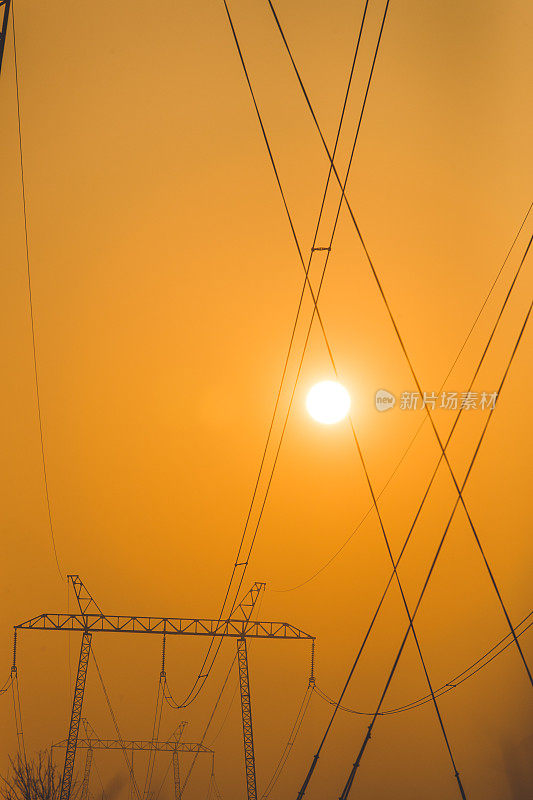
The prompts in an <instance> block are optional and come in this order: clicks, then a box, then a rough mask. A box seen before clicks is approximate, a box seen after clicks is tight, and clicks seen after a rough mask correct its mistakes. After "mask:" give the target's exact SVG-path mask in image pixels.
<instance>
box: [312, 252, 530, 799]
mask: <svg viewBox="0 0 533 800" xmlns="http://www.w3.org/2000/svg"><path fill="white" fill-rule="evenodd" d="M532 238H533V237H532ZM530 244H531V239H530V241H529V244H528V245H527V248H526V250H525V253H524V255H523V257H522V259H521V260H520V263H519V265H518V268H517V270H516V272H515V275H514V277H513V280H512V282H511V284H510V286H509V289H508V291H507V294H506V296H505V299H504V302H503V304H502V307H501V308H500V311H499V313H498V316H497V318H496V321H495V322H494V325H493V328H492V331H491V333H490V336H489V339H488V342H487V344H486V345H485V348H484V350H483V353H482V354H481V357H480V359H479V362H478V365H477V367H476V370H475V371H474V375H473V377H472V380H471V382H470V386H469V391H470V389H471V388H472V386H473V385H474V381H475V379H476V377H477V375H478V373H479V371H480V369H481V367H482V365H483V362H484V359H485V356H486V354H487V352H488V349H489V347H490V344H491V342H492V340H493V338H494V336H495V334H496V331H497V329H498V325H499V323H500V321H501V318H502V315H503V313H504V310H505V308H506V306H507V303H508V301H509V299H510V297H511V294H512V292H513V289H514V287H515V285H516V282H517V280H518V277H519V275H520V272H521V270H522V267H523V265H524V262H525V258H526V255H527V253H528V250H529V247H530ZM491 413H492V412H491ZM461 415H462V408H460V409H459V411H458V413H457V415H456V417H455V420H454V422H453V425H452V428H451V430H450V432H449V434H448V438H447V440H446V444H445V448H446V447H448V445H449V443H450V441H451V438H452V436H453V433H454V431H455V428H456V427H457V424H458V422H459V420H460V418H461ZM441 461H442V455H440V456H439V458H438V461H437V464H436V466H435V469H434V470H433V473H432V475H431V478H430V480H429V483H428V485H427V487H426V489H425V492H424V494H423V497H422V500H421V502H420V504H419V506H418V510H417V512H416V514H415V516H414V518H413V522H412V523H411V526H410V528H409V532H408V534H407V537H406V538H405V540H404V543H403V545H402V548H401V550H400V553H399V555H398V558H397V559H396V562H395V565H396V568H397V567H398V565H399V563H400V561H401V559H402V557H403V555H404V553H405V551H406V548H407V546H408V544H409V542H410V540H411V537H412V535H413V531H414V528H415V526H416V523H417V521H418V519H419V517H420V514H421V511H422V509H423V507H424V504H425V502H426V500H427V498H428V496H429V492H430V489H431V487H432V485H433V482H434V480H435V477H436V475H437V472H438V469H439V466H440V464H441ZM393 577H394V572H392V573H391V574H390V576H389V579H388V581H387V583H386V585H385V589H384V591H383V593H382V595H381V598H380V600H379V602H378V605H377V607H376V610H375V612H374V614H373V616H372V619H371V621H370V624H369V626H368V628H367V631H366V633H365V635H364V637H363V641H362V643H361V645H360V647H359V650H358V652H357V655H356V657H355V660H354V662H353V664H352V667H351V669H350V671H349V673H348V678H347V680H346V682H345V684H344V688H343V690H342V692H341V694H340V696H339V699H338V701H337V705H336V707H335V710H334V712H333V714H332V716H331V719H330V721H329V723H328V725H327V727H326V730H325V733H324V735H323V737H322V740H321V742H320V745H319V748H318V751H317V753H316V754H315V756H314V758H313V761H312V763H311V767H310V768H309V771H308V773H307V777H306V778H305V780H304V783H303V785H302V788H301V790H300V793H299V795H298V798H299V800H301V798H303V796H304V794H305V791H306V788H307V784H308V783H309V780H310V778H311V776H312V774H313V772H314V770H315V768H316V764H317V761H318V758H319V756H320V752H321V751H322V748H323V746H324V744H325V742H326V739H327V737H328V735H329V732H330V730H331V727H332V725H333V722H334V719H335V716H336V714H337V710H338V708H339V706H340V703H341V702H342V698H343V697H344V694H345V692H346V690H347V688H348V685H349V683H350V681H351V679H352V676H353V674H354V672H355V669H356V667H357V664H358V663H359V659H360V658H361V655H362V653H363V651H364V649H365V647H366V643H367V641H368V639H369V637H370V634H371V632H372V629H373V627H374V624H375V622H376V619H377V617H378V615H379V612H380V610H381V607H382V605H383V603H384V601H385V598H386V596H387V593H388V590H389V587H390V585H391V583H392V579H393ZM513 630H514V629H512V626H511V633H512V634H513ZM513 636H514V634H513ZM514 638H515V641H516V637H514ZM518 649H519V652H520V653H521V648H520V647H519V648H518Z"/></svg>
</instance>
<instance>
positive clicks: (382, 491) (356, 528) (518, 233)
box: [270, 167, 533, 593]
mask: <svg viewBox="0 0 533 800" xmlns="http://www.w3.org/2000/svg"><path fill="white" fill-rule="evenodd" d="M330 169H331V167H330ZM532 208H533V203H531V204H530V206H529V208H528V210H527V212H526V215H525V217H524V218H523V220H522V222H521V224H520V227H519V228H518V231H517V232H516V234H515V237H514V239H513V241H512V243H511V246H510V247H509V249H508V251H507V253H506V256H505V258H504V260H503V263H502V265H501V267H500V268H499V270H498V272H497V274H496V277H495V278H494V279H493V281H492V284H491V286H490V288H489V291H488V292H487V294H486V295H485V298H484V300H483V302H482V304H481V307H480V308H479V310H478V312H477V314H476V317H475V319H474V321H473V322H472V325H471V326H470V329H469V331H468V333H467V335H466V337H465V339H464V341H463V343H462V345H461V347H460V348H459V351H458V353H457V355H456V356H455V358H454V360H453V362H452V364H451V366H450V368H449V369H448V372H447V373H446V376H445V378H444V380H443V381H442V383H441V386H440V388H439V391H438V394H440V392H441V391H442V390H443V389H444V387H445V386H446V384H447V382H448V380H449V378H450V375H451V374H452V372H453V370H454V368H455V366H456V364H457V362H458V361H459V358H460V357H461V355H462V353H463V351H464V349H465V347H466V345H467V343H468V341H469V340H470V337H471V336H472V333H473V332H474V329H475V327H476V325H477V323H478V321H479V319H480V317H481V315H482V313H483V311H484V309H485V306H486V305H487V303H488V301H489V299H490V297H491V295H492V293H493V291H494V289H495V288H496V284H497V282H498V280H499V278H500V276H501V274H502V272H503V270H504V268H505V265H506V264H507V261H508V259H509V256H510V255H511V252H512V250H513V249H514V246H515V244H516V242H517V241H518V237H519V236H520V233H521V232H522V229H523V227H524V225H525V224H526V221H527V219H528V217H529V214H530V212H531V209H532ZM426 421H427V418H426V417H424V419H423V420H422V422H421V423H420V424H419V426H418V427H417V429H416V431H415V433H414V435H413V436H412V438H411V440H410V442H409V444H408V445H407V447H406V448H405V450H404V451H403V453H402V455H401V456H400V458H399V460H398V462H397V463H396V466H395V467H394V469H393V471H392V472H391V474H390V475H389V477H388V478H387V480H386V481H385V483H384V485H383V488H382V489H381V491H380V492H379V494H378V499H379V498H381V496H382V494H383V493H384V492H385V490H386V489H387V487H388V486H389V484H390V483H391V481H392V479H393V478H394V476H395V475H396V473H397V472H398V469H399V468H400V466H401V465H402V463H403V462H404V460H405V458H406V457H407V454H408V453H409V451H410V449H411V447H412V446H413V444H414V442H415V440H416V438H417V436H418V434H419V433H420V431H421V430H422V428H423V427H424V425H425V423H426ZM372 510H373V506H372V505H371V506H370V507H369V508H368V510H367V511H366V513H365V514H364V515H363V517H362V518H361V519H360V521H359V522H358V523H357V525H356V526H355V528H354V529H353V531H352V532H351V533H350V535H349V536H348V538H347V539H345V540H344V542H343V544H342V545H341V546H340V547H339V548H338V550H336V551H335V553H334V554H333V555H332V556H331V557H330V558H329V559H328V560H327V561H325V562H324V563H323V564H322V566H321V567H319V569H318V570H316V571H315V572H313V573H312V574H311V575H310V576H309V577H308V578H306V579H305V580H304V581H301V582H300V583H298V584H296V585H295V586H290V587H288V588H286V589H274V588H272V587H271V588H270V591H271V592H276V593H278V592H279V593H285V592H294V591H296V590H297V589H301V588H302V587H303V586H306V585H307V584H308V583H310V582H311V581H313V580H314V579H315V578H317V577H318V576H319V575H320V574H321V573H322V572H324V570H326V569H327V568H328V567H329V566H330V564H332V563H333V561H335V559H336V558H337V556H339V555H340V553H341V552H342V551H343V550H344V548H345V547H346V545H347V544H348V543H349V542H350V541H351V540H352V539H353V537H354V536H355V534H356V533H357V532H358V531H359V529H360V528H361V527H362V525H363V524H364V522H365V521H366V519H367V517H368V516H369V515H370V514H371V512H372Z"/></svg>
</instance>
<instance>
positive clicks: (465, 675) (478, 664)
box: [316, 611, 533, 717]
mask: <svg viewBox="0 0 533 800" xmlns="http://www.w3.org/2000/svg"><path fill="white" fill-rule="evenodd" d="M532 615H533V611H530V612H529V614H527V615H526V616H525V617H524V618H523V619H522V620H521V621H520V622H519V623H518V624H517V625H515V631H516V632H517V634H516V635H517V636H522V635H523V634H524V633H525V632H526V631H527V630H529V628H530V627H531V626H532V625H533V621H530V622H528V624H527V625H526V624H525V623H526V622H527V621H528V620H530V618H531V616H532ZM512 644H514V642H513V639H512V635H511V634H510V633H508V634H506V635H505V636H504V637H503V638H502V639H500V640H499V641H498V642H497V643H496V644H495V645H493V646H492V647H491V648H490V649H489V650H487V651H486V652H485V653H483V655H482V656H480V657H479V658H478V659H477V660H476V661H474V663H473V664H470V666H469V667H467V668H466V669H464V670H463V671H462V672H460V673H459V674H458V675H455V676H454V677H453V678H450V679H449V680H448V681H446V683H443V684H442V686H439V688H438V689H435V695H437V696H438V697H440V696H441V695H443V694H447V693H448V692H451V691H453V690H454V689H457V687H458V686H460V685H461V684H462V683H464V681H466V680H468V679H469V678H472V677H473V676H474V675H476V674H477V673H478V672H479V671H480V670H482V669H483V668H484V667H486V666H488V665H489V664H490V663H491V661H493V660H494V659H495V658H497V657H498V656H499V655H501V654H502V653H503V652H505V650H507V648H508V647H510V646H511V645H512ZM502 645H503V646H502ZM495 651H496V652H495ZM489 656H490V658H489ZM316 692H317V694H318V695H319V696H320V697H321V698H322V699H323V700H325V701H326V702H327V703H329V705H332V706H335V705H336V704H337V702H336V700H333V699H332V698H331V697H330V696H329V695H328V694H326V692H324V691H323V690H322V689H321V688H320V687H319V686H318V685H317V686H316ZM430 702H431V695H424V696H423V697H419V698H417V699H416V700H412V701H411V702H409V703H404V704H403V705H402V706H397V707H396V708H389V709H385V711H380V712H379V715H378V716H381V717H384V716H388V715H390V714H400V713H403V712H404V711H412V710H413V709H415V708H419V707H420V706H423V705H425V704H426V703H430ZM339 711H345V712H346V713H348V714H357V715H359V716H364V717H371V716H373V714H374V712H373V711H361V710H360V709H356V708H348V707H347V706H342V705H340V706H339Z"/></svg>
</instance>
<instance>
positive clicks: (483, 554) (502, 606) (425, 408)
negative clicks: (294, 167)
mask: <svg viewBox="0 0 533 800" xmlns="http://www.w3.org/2000/svg"><path fill="white" fill-rule="evenodd" d="M267 2H268V5H269V6H270V9H271V11H272V15H273V17H274V20H275V22H276V25H277V27H278V30H279V32H280V35H281V37H282V40H283V43H284V45H285V48H286V50H287V53H288V55H289V58H290V60H291V63H292V66H293V68H294V71H295V74H296V76H297V79H298V82H299V84H300V87H301V89H302V92H303V94H304V97H305V100H306V103H307V106H308V108H309V110H310V112H311V115H312V117H313V121H314V123H315V126H316V128H317V130H318V133H319V136H320V139H321V141H322V144H323V147H324V149H325V152H326V154H327V156H328V159H329V161H330V163H331V165H332V170H333V173H334V175H335V177H336V179H337V181H338V183H339V186H340V187H341V192H342V198H343V199H344V202H345V203H346V208H347V209H348V212H349V214H350V217H351V220H352V222H353V225H354V227H355V230H356V233H357V236H358V237H359V240H360V242H361V245H362V247H363V250H364V253H365V256H366V259H367V261H368V265H369V266H370V269H371V272H372V275H373V277H374V280H375V282H376V286H377V288H378V291H379V294H380V295H381V298H382V300H383V303H384V305H385V309H386V311H387V314H388V316H389V319H390V321H391V323H392V326H393V328H394V332H395V334H396V338H397V339H398V342H399V344H400V348H401V350H402V353H403V354H404V357H405V359H406V361H407V364H408V367H409V370H410V372H411V375H412V377H413V380H414V382H415V385H416V387H417V390H418V392H419V394H420V396H421V397H422V396H423V392H422V388H421V385H420V381H419V380H418V376H417V374H416V372H415V370H414V367H413V363H412V361H411V358H410V356H409V354H408V352H407V348H406V346H405V344H404V341H403V338H402V335H401V333H400V330H399V327H398V325H397V323H396V319H395V317H394V315H393V313H392V309H391V306H390V304H389V301H388V300H387V297H386V294H385V291H384V289H383V286H382V284H381V281H380V279H379V276H378V274H377V271H376V268H375V266H374V263H373V261H372V258H371V257H370V253H369V251H368V248H367V246H366V244H365V241H364V239H363V236H362V234H361V230H360V228H359V225H358V223H357V220H356V218H355V215H354V213H353V211H352V208H351V206H350V203H349V201H348V198H347V197H346V194H345V192H344V187H343V185H342V182H341V179H340V177H339V175H338V172H337V169H336V167H335V164H334V162H333V157H332V156H331V154H330V152H329V149H328V146H327V144H326V140H325V139H324V136H323V134H322V130H321V128H320V124H319V122H318V119H317V117H316V114H315V112H314V110H313V106H312V104H311V101H310V99H309V96H308V94H307V91H306V89H305V87H304V84H303V81H302V78H301V76H300V73H299V71H298V68H297V66H296V63H295V61H294V58H293V56H292V52H291V49H290V47H289V44H288V42H287V39H286V37H285V34H284V32H283V28H282V27H281V23H280V21H279V19H278V16H277V14H276V11H275V9H274V6H273V4H272V0H267ZM424 410H425V412H426V415H427V418H428V420H429V422H430V425H431V428H432V430H433V433H434V435H435V438H436V440H437V443H438V445H439V448H440V450H441V452H442V456H443V458H444V461H445V463H446V466H447V468H448V472H449V473H450V477H451V479H452V481H453V484H454V486H455V490H456V492H457V494H458V495H459V499H460V502H461V505H462V506H463V509H464V512H465V514H466V517H467V520H468V524H469V526H470V528H471V530H472V533H473V535H474V539H475V540H476V544H477V546H478V549H479V551H480V553H481V556H482V559H483V563H484V564H485V567H486V569H487V572H488V574H489V578H490V581H491V583H492V585H493V588H494V590H495V592H496V595H497V598H498V602H499V603H500V606H501V608H502V611H503V613H504V616H505V618H506V621H507V623H508V625H509V627H510V630H511V631H512V629H513V628H512V624H511V621H510V617H509V614H508V611H507V608H506V606H505V604H504V601H503V598H502V595H501V592H500V590H499V588H498V586H497V583H496V580H495V578H494V574H493V572H492V570H491V568H490V565H489V562H488V559H487V558H486V555H485V552H484V549H483V545H482V544H481V541H480V539H479V536H478V533H477V531H476V528H475V525H474V522H473V520H472V518H471V516H470V513H469V511H468V509H467V507H466V503H465V501H464V498H463V497H462V495H461V491H460V488H459V483H458V481H457V479H456V477H455V473H454V470H453V469H452V466H451V464H450V461H449V459H448V456H447V454H446V448H445V447H444V445H443V443H442V440H441V437H440V435H439V432H438V430H437V428H436V425H435V422H434V420H433V416H432V414H431V411H430V409H429V407H428V406H427V405H425V406H424ZM515 643H516V646H517V649H518V651H519V653H520V656H521V659H522V663H523V665H524V668H525V670H526V672H527V674H528V677H529V680H530V682H531V684H532V686H533V676H532V675H531V671H530V669H529V666H528V664H527V661H526V659H525V657H524V654H523V653H522V650H521V648H520V645H519V643H518V640H517V639H515Z"/></svg>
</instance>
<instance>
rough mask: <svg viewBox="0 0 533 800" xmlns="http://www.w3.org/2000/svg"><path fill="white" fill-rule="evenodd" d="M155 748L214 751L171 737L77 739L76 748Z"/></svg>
mask: <svg viewBox="0 0 533 800" xmlns="http://www.w3.org/2000/svg"><path fill="white" fill-rule="evenodd" d="M66 746H67V739H64V740H63V741H62V742H57V744H54V747H66ZM79 749H82V750H123V749H126V750H130V751H131V750H133V751H134V752H135V751H144V750H156V751H157V752H158V753H173V752H174V751H176V752H178V753H214V752H215V751H214V750H213V749H212V748H211V747H207V746H206V745H204V744H200V743H196V742H176V740H175V739H171V740H170V741H168V742H152V740H151V739H146V740H144V739H141V740H135V739H134V740H129V739H78V750H79Z"/></svg>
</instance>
